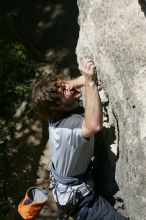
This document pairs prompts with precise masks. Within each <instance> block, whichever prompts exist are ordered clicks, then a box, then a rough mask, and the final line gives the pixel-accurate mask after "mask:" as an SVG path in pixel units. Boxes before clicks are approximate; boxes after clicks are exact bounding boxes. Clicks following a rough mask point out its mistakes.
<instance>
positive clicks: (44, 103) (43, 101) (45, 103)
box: [31, 73, 64, 120]
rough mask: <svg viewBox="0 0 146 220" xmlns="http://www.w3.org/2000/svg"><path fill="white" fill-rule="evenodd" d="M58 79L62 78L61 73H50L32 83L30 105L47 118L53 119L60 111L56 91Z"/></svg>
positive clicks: (60, 104) (60, 103)
mask: <svg viewBox="0 0 146 220" xmlns="http://www.w3.org/2000/svg"><path fill="white" fill-rule="evenodd" d="M60 79H61V80H63V79H64V78H63V77H62V76H61V75H55V73H50V74H49V75H48V76H42V77H41V78H40V79H38V80H37V81H35V82H34V83H33V84H32V90H31V103H32V107H33V109H34V111H36V112H38V113H39V114H41V115H42V116H43V117H44V118H46V119H47V120H49V119H55V118H57V117H59V116H60V114H61V113H62V102H61V99H60V97H59V96H58V93H57V91H58V90H57V89H58V87H57V81H58V80H60Z"/></svg>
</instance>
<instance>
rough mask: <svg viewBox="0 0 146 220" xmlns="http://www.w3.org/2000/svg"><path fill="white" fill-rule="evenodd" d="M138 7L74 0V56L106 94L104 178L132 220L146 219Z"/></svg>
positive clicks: (145, 101) (142, 27)
mask: <svg viewBox="0 0 146 220" xmlns="http://www.w3.org/2000/svg"><path fill="white" fill-rule="evenodd" d="M139 3H140V1H139V2H138V1H136V0H119V1H117V0H107V1H103V0H78V7H79V25H80V34H79V40H78V45H77V55H78V59H79V57H80V56H85V57H90V58H92V59H93V60H94V62H95V64H96V67H97V74H98V78H99V80H100V81H101V84H102V85H103V87H104V93H105V94H107V98H106V99H107V100H106V99H104V100H103V105H104V111H105V112H104V115H105V117H104V121H105V122H104V126H105V128H104V130H103V134H102V137H103V140H104V145H105V146H106V148H104V150H105V151H106V152H107V153H108V159H109V161H110V164H111V168H110V171H111V172H108V175H109V174H110V173H111V175H112V178H111V179H112V180H113V178H115V180H116V184H117V188H119V194H118V196H117V197H118V199H117V200H121V201H122V199H123V201H124V205H125V209H126V210H127V215H128V216H129V217H130V219H131V220H144V219H146V18H145V16H144V13H143V12H142V11H141V7H140V5H139ZM101 96H102V95H101ZM109 138H110V140H109ZM105 166H106V160H105ZM113 174H114V177H113ZM109 178H110V177H109ZM109 178H107V179H106V178H105V179H104V180H105V181H108V180H109ZM105 185H107V184H106V183H105ZM111 188H112V187H111ZM107 191H108V190H107ZM116 191H117V190H116ZM119 195H120V196H119Z"/></svg>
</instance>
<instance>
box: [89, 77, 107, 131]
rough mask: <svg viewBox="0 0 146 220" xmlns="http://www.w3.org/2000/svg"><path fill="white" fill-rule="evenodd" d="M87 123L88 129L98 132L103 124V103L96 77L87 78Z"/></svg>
mask: <svg viewBox="0 0 146 220" xmlns="http://www.w3.org/2000/svg"><path fill="white" fill-rule="evenodd" d="M94 78H95V77H94ZM85 124H86V127H87V128H88V129H91V130H93V131H97V132H98V131H99V130H101V128H102V125H103V115H102V105H101V100H100V96H99V92H98V85H97V82H96V79H90V80H89V79H85Z"/></svg>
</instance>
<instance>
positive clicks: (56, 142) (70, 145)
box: [49, 107, 94, 176]
mask: <svg viewBox="0 0 146 220" xmlns="http://www.w3.org/2000/svg"><path fill="white" fill-rule="evenodd" d="M83 117H84V108H82V107H79V108H77V109H75V110H74V111H72V112H70V113H68V114H66V115H65V116H64V117H63V118H62V119H60V120H57V121H54V122H49V146H50V149H51V154H52V162H53V164H54V168H55V170H56V172H57V173H58V174H59V175H61V176H76V175H79V174H82V173H85V172H86V170H87V168H88V165H89V163H90V161H91V158H92V156H93V152H94V135H93V136H92V137H90V138H85V137H83V136H82V129H81V128H82V123H83Z"/></svg>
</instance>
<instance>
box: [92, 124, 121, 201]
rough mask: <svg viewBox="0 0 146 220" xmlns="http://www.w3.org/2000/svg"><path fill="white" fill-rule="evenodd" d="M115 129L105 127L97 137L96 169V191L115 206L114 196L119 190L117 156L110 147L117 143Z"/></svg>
mask: <svg viewBox="0 0 146 220" xmlns="http://www.w3.org/2000/svg"><path fill="white" fill-rule="evenodd" d="M115 139H116V136H115V128H114V127H113V126H112V127H110V128H106V127H104V128H103V130H102V131H101V132H100V133H99V134H97V135H96V136H95V161H94V162H95V169H94V176H95V182H96V191H97V193H98V194H100V195H101V196H103V197H104V198H106V199H107V200H108V201H109V202H110V203H111V204H112V205H114V204H115V199H114V194H115V193H116V192H117V191H118V190H119V188H118V185H117V183H116V180H115V169H116V161H117V156H116V155H115V154H114V153H113V152H112V151H111V149H110V145H111V144H114V143H115Z"/></svg>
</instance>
